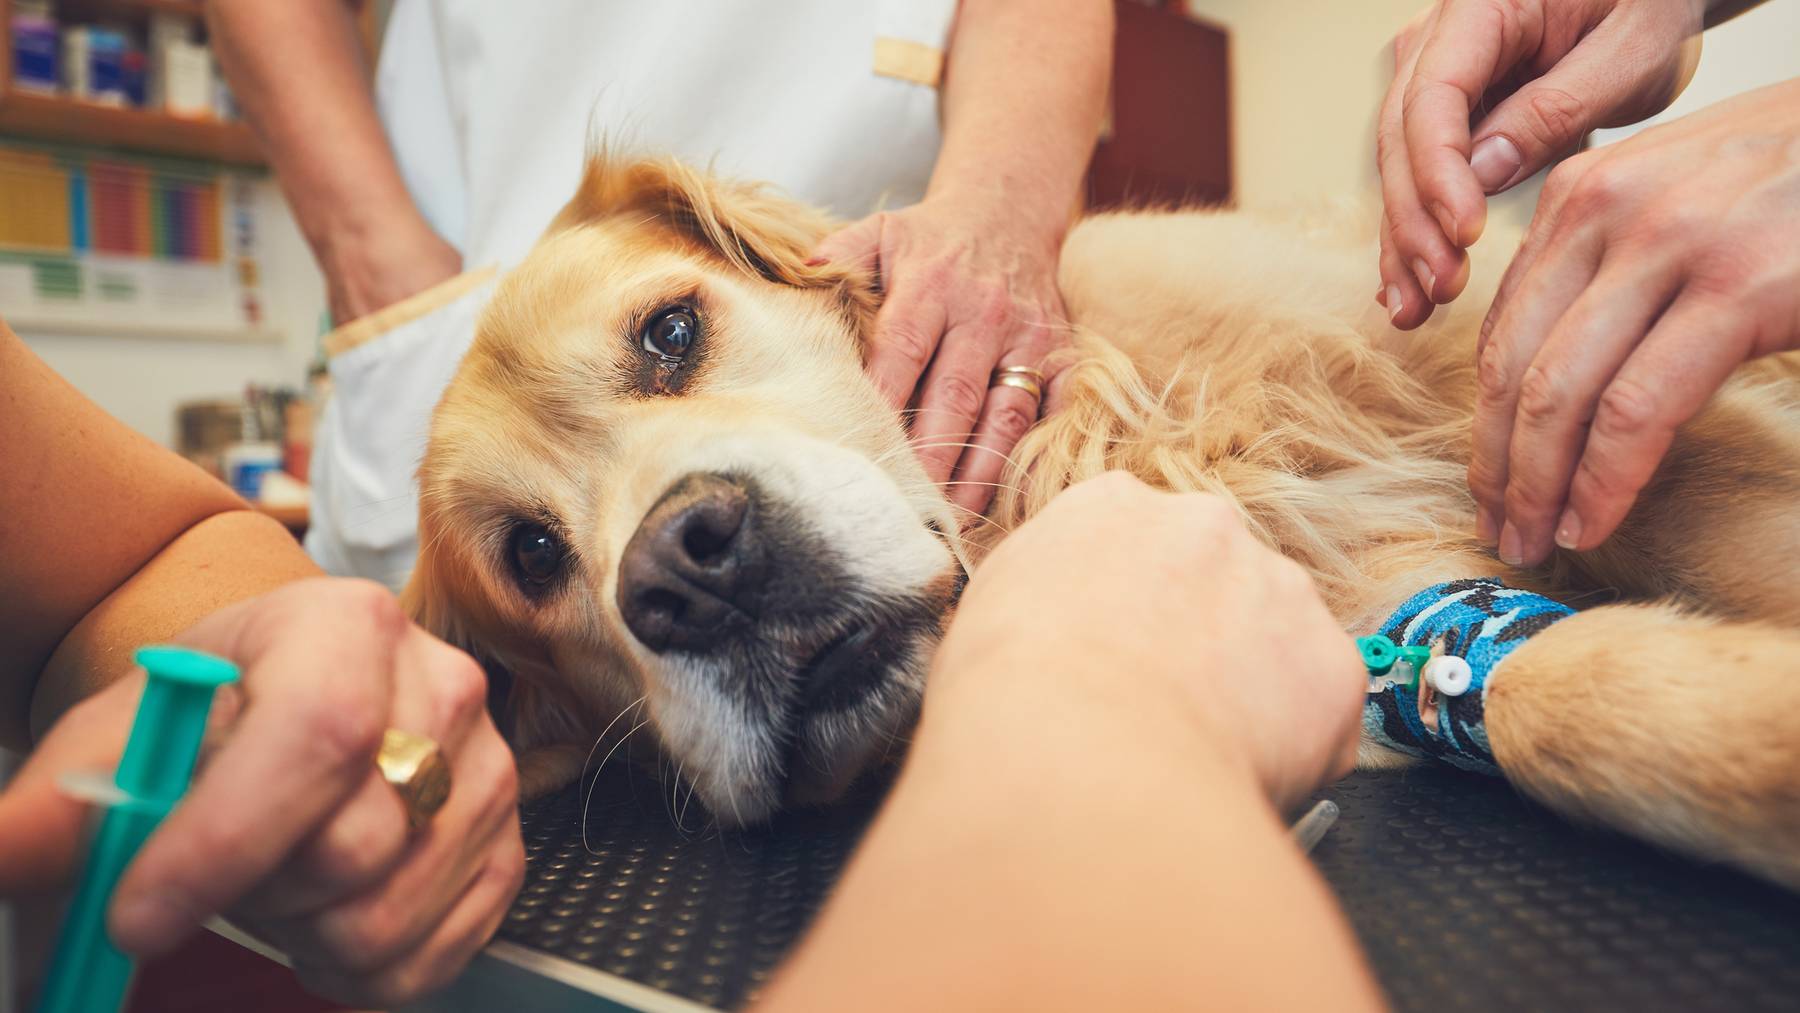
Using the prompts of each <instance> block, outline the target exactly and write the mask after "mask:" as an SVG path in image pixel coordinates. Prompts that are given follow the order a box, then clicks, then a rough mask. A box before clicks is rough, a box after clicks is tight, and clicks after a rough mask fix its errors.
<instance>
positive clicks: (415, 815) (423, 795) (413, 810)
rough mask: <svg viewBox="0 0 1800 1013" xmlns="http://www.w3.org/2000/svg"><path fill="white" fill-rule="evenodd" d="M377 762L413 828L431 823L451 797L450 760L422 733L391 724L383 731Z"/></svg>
mask: <svg viewBox="0 0 1800 1013" xmlns="http://www.w3.org/2000/svg"><path fill="white" fill-rule="evenodd" d="M375 765H376V766H378V767H380V768H381V776H382V778H383V779H384V780H386V781H387V783H388V784H390V785H393V787H394V791H395V792H396V793H398V794H399V796H400V802H401V804H402V805H404V806H406V819H407V822H408V823H410V824H412V827H413V829H414V830H417V829H419V828H420V827H422V826H424V825H425V824H426V823H429V822H430V821H431V817H432V816H434V815H436V814H437V811H438V810H439V809H442V808H443V807H444V800H445V799H447V798H449V797H450V764H449V763H447V762H445V760H444V751H443V750H442V749H439V748H438V744H437V743H436V742H434V741H432V740H431V739H429V738H426V737H425V736H423V735H416V734H414V733H412V732H403V731H401V730H400V729H398V728H389V729H388V730H387V731H385V732H383V733H382V735H381V751H380V752H378V753H376V754H375Z"/></svg>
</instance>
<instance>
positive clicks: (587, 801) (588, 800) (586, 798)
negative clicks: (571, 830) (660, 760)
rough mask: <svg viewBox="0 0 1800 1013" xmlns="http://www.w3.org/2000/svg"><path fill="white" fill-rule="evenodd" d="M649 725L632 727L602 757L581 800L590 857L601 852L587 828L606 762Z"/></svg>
mask: <svg viewBox="0 0 1800 1013" xmlns="http://www.w3.org/2000/svg"><path fill="white" fill-rule="evenodd" d="M638 702H639V703H642V702H643V698H641V697H640V698H639V700H638ZM634 706H635V705H634ZM630 709H631V708H629V707H627V708H626V710H630ZM624 713H625V712H624V711H621V712H620V715H621V716H623V715H624ZM613 720H614V721H615V722H616V721H617V720H618V718H614V719H613ZM649 723H650V719H649V718H645V719H643V720H642V721H639V722H638V723H637V724H635V725H632V726H631V729H630V730H629V731H627V732H626V733H625V736H624V737H623V738H621V739H620V740H619V741H618V742H616V743H614V744H613V747H612V748H611V749H609V750H607V752H606V755H605V756H604V757H602V758H601V760H600V765H599V766H598V767H595V768H594V779H593V780H592V781H590V782H588V787H587V792H586V793H585V794H583V796H582V799H581V847H582V850H584V851H586V852H587V853H588V854H590V855H597V854H599V852H597V851H595V850H594V849H593V847H592V846H591V845H589V844H588V836H587V826H588V807H589V806H590V805H591V804H592V803H593V801H594V789H595V788H596V787H597V786H598V785H599V784H600V772H601V771H602V770H604V769H606V761H607V760H610V759H612V757H613V754H614V753H616V752H618V751H619V747H620V746H622V745H624V744H625V743H627V742H630V741H631V737H632V736H633V735H634V734H636V733H637V730H638V729H640V728H642V727H644V726H645V725H647V724H649ZM607 727H608V728H611V727H612V725H607ZM600 737H601V738H605V737H606V733H605V732H601V733H600ZM595 744H596V745H598V744H599V743H598V741H597V740H596V743H595ZM589 755H592V753H591V751H590V754H589ZM584 767H585V765H584Z"/></svg>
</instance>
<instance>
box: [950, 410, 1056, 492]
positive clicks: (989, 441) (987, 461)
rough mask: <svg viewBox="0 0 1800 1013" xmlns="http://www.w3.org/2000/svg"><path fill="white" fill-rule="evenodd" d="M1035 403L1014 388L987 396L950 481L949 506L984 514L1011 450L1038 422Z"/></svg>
mask: <svg viewBox="0 0 1800 1013" xmlns="http://www.w3.org/2000/svg"><path fill="white" fill-rule="evenodd" d="M1038 406H1039V399H1038V398H1034V397H1032V396H1031V394H1030V393H1029V392H1027V391H1023V390H1020V389H1018V388H1017V387H995V388H993V389H992V390H990V391H988V393H987V403H986V404H985V405H983V406H982V410H981V422H980V424H979V425H977V426H976V427H975V434H974V436H973V437H971V438H970V440H969V442H970V443H971V444H973V446H971V447H969V448H968V449H967V450H966V451H965V452H964V453H963V455H962V459H961V460H960V461H959V462H958V463H957V466H956V473H955V477H954V478H952V479H951V486H950V502H952V503H955V504H956V505H957V506H960V507H962V508H964V509H966V510H968V511H970V512H971V513H975V514H981V513H986V512H987V508H988V505H989V504H991V503H992V502H993V500H994V496H995V495H996V494H998V493H999V491H1000V488H999V483H1000V479H1001V477H1002V476H1003V475H1004V474H1005V473H1006V464H1007V461H1008V460H1009V457H1010V455H1011V454H1012V450H1013V447H1015V446H1017V445H1018V443H1019V441H1020V440H1021V439H1023V438H1024V437H1025V433H1026V432H1027V431H1029V430H1030V429H1031V427H1032V426H1033V425H1034V424H1036V422H1037V420H1038Z"/></svg>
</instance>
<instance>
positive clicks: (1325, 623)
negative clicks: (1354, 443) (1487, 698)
mask: <svg viewBox="0 0 1800 1013" xmlns="http://www.w3.org/2000/svg"><path fill="white" fill-rule="evenodd" d="M1099 532H1105V535H1104V536H1100V537H1097V533H1099ZM1366 685H1367V675H1366V673H1365V671H1364V670H1363V668H1362V666H1361V664H1360V663H1359V661H1358V656H1357V653H1356V649H1355V646H1354V645H1353V644H1352V642H1351V640H1350V638H1349V637H1348V636H1347V635H1346V634H1345V633H1344V631H1343V630H1342V628H1340V627H1339V626H1338V624H1337V622H1336V621H1335V620H1333V619H1332V617H1331V615H1330V613H1329V612H1327V611H1326V608H1325V605H1324V602H1323V601H1322V600H1321V599H1320V598H1319V596H1318V592H1317V591H1316V590H1315V589H1314V587H1313V584H1312V581H1311V579H1310V578H1309V577H1307V575H1306V573H1305V572H1304V571H1303V570H1301V569H1300V567H1299V566H1298V565H1297V564H1295V563H1294V562H1292V561H1291V560H1288V559H1285V558H1283V557H1282V556H1280V555H1277V554H1276V553H1275V552H1273V551H1271V550H1270V549H1268V548H1267V547H1265V546H1264V545H1263V544H1262V543H1260V542H1258V541H1257V540H1256V538H1255V536H1253V535H1252V534H1251V533H1250V532H1249V531H1248V530H1246V529H1245V527H1244V525H1243V523H1242V521H1241V520H1240V519H1239V518H1238V516H1237V514H1236V513H1235V512H1234V510H1233V508H1232V507H1231V506H1230V504H1228V503H1227V502H1226V501H1224V500H1222V499H1218V498H1216V497H1212V496H1203V495H1197V494H1195V495H1171V494H1169V493H1164V492H1157V491H1154V490H1152V489H1151V488H1150V487H1148V486H1146V485H1144V484H1143V483H1141V482H1139V481H1138V480H1137V479H1135V478H1131V477H1130V476H1127V475H1125V474H1123V473H1119V472H1113V473H1109V474H1106V475H1103V476H1101V477H1099V478H1096V479H1092V480H1090V481H1087V482H1083V483H1081V484H1079V485H1076V486H1074V487H1072V488H1070V489H1069V490H1068V491H1066V492H1064V493H1063V494H1062V495H1061V496H1059V497H1057V498H1056V499H1055V500H1054V501H1052V502H1051V504H1050V506H1049V507H1048V508H1046V509H1045V510H1044V512H1043V513H1041V514H1040V515H1038V516H1037V517H1035V518H1033V519H1032V520H1031V521H1030V522H1028V523H1026V524H1024V525H1022V526H1021V527H1020V528H1019V529H1018V530H1017V531H1015V532H1013V533H1012V535H1010V536H1009V537H1008V538H1007V539H1006V540H1005V541H1004V542H1002V543H1001V544H1000V546H999V548H998V549H996V550H995V551H994V553H993V555H992V556H991V557H989V558H988V559H987V561H986V562H984V563H983V564H982V566H981V567H980V569H979V570H978V572H977V573H976V575H975V578H974V579H973V581H971V582H970V584H969V587H968V590H967V592H966V593H965V594H964V595H963V598H962V602H961V604H960V605H959V606H958V609H957V615H956V618H955V620H954V622H952V624H951V627H950V631H949V633H948V635H947V636H946V637H945V639H944V642H943V644H942V646H941V647H940V648H939V650H938V655H937V659H936V662H935V664H934V668H933V674H932V682H931V687H930V689H929V690H928V691H927V694H926V705H925V717H924V719H923V720H924V722H925V723H926V724H927V725H929V724H931V723H932V722H933V721H934V719H936V720H944V719H945V717H944V716H945V715H947V714H948V715H954V716H952V717H950V718H949V719H950V720H961V719H962V718H963V717H964V716H967V715H976V716H977V718H976V719H977V720H979V719H980V718H979V715H980V714H981V713H983V708H984V706H986V705H991V706H994V707H999V708H1001V709H1002V710H1008V709H1012V708H1015V707H1016V706H1017V704H1018V701H1019V699H1020V698H1021V695H1024V696H1030V697H1041V696H1043V695H1047V694H1060V695H1062V696H1064V697H1066V698H1068V699H1070V700H1073V701H1078V704H1077V707H1076V709H1077V710H1078V711H1079V713H1080V714H1081V715H1082V718H1081V720H1083V721H1084V722H1091V721H1099V720H1101V719H1102V718H1103V717H1104V716H1105V715H1108V714H1110V715H1113V716H1116V717H1119V718H1121V719H1123V726H1124V727H1126V728H1128V729H1129V730H1130V734H1131V735H1132V736H1134V738H1135V737H1145V736H1152V735H1155V734H1157V733H1158V732H1159V730H1165V729H1168V728H1169V723H1168V722H1167V721H1166V717H1167V715H1170V714H1173V715H1176V717H1177V720H1176V722H1175V723H1174V730H1173V731H1172V732H1169V734H1173V735H1175V736H1178V737H1182V736H1185V737H1189V738H1193V739H1196V740H1201V741H1204V742H1206V743H1208V744H1210V745H1212V746H1213V747H1216V748H1218V749H1221V750H1223V751H1225V752H1226V753H1227V754H1228V755H1229V757H1230V758H1231V759H1232V760H1234V761H1240V762H1243V763H1245V764H1246V765H1247V766H1248V768H1249V769H1250V771H1252V772H1253V774H1254V776H1255V779H1256V781H1257V783H1258V785H1259V786H1260V787H1261V788H1262V790H1263V791H1264V792H1265V793H1266V794H1267V796H1268V797H1269V798H1270V799H1271V800H1272V801H1274V802H1275V803H1276V804H1277V805H1279V806H1283V807H1286V806H1290V805H1292V804H1294V803H1296V802H1299V801H1301V800H1302V799H1304V798H1305V797H1306V796H1307V795H1308V794H1309V793H1310V792H1312V791H1313V790H1314V789H1316V788H1317V787H1318V786H1319V785H1320V784H1322V783H1324V782H1326V781H1329V780H1332V779H1335V778H1337V777H1340V776H1342V775H1343V774H1345V773H1347V772H1348V771H1349V769H1350V767H1351V765H1352V763H1353V762H1354V760H1355V755H1356V744H1357V736H1358V729H1359V727H1360V724H1359V721H1358V715H1360V714H1361V712H1362V702H1363V696H1364V692H1365V689H1366ZM945 699H953V700H954V703H952V704H950V705H945V704H943V702H942V701H943V700H945ZM1033 734H1037V733H1036V732H1034V733H1033ZM925 740H926V736H924V735H921V736H920V741H921V742H924V741H925Z"/></svg>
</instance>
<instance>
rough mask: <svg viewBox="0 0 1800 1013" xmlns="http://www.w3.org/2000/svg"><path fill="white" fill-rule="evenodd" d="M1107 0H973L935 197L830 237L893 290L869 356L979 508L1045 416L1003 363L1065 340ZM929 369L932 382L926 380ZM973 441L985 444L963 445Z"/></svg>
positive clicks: (946, 89) (844, 258) (927, 453)
mask: <svg viewBox="0 0 1800 1013" xmlns="http://www.w3.org/2000/svg"><path fill="white" fill-rule="evenodd" d="M1112 34H1113V17H1112V7H1111V5H1110V4H1108V3H1104V2H1100V0H1048V2H1045V0H963V2H962V3H961V4H960V5H959V7H958V12H957V18H956V24H955V28H954V31H953V32H952V35H951V43H950V49H949V55H948V65H947V67H946V70H945V75H944V82H943V116H944V143H943V148H942V150H941V151H940V153H939V155H938V160H937V164H936V166H935V168H934V169H933V172H932V176H931V183H930V186H929V187H928V189H927V190H926V194H925V199H924V200H923V201H921V202H920V203H918V204H916V205H913V206H912V207H908V208H903V209H901V210H899V211H893V212H882V213H879V214H875V215H871V216H869V217H867V218H865V219H863V220H861V221H860V222H857V223H855V224H853V225H851V226H849V227H848V228H846V229H844V230H842V231H840V232H838V233H835V234H834V235H832V236H830V237H828V238H827V239H826V240H825V242H824V243H823V244H822V245H821V246H820V248H819V251H818V252H819V255H820V256H821V257H823V258H826V259H829V260H833V261H838V262H846V263H864V264H868V265H870V266H872V267H874V268H875V269H876V270H877V272H878V273H879V276H880V278H881V281H882V283H883V286H884V288H885V291H886V293H887V297H886V301H885V302H884V304H883V306H882V309H881V311H880V313H879V315H878V316H877V318H876V321H875V328H874V334H873V336H872V338H871V341H870V347H869V353H868V361H867V365H868V369H869V373H870V375H871V376H872V377H873V378H874V379H875V382H876V384H877V385H878V386H879V387H880V388H881V390H882V392H883V393H884V394H886V395H887V397H888V399H889V400H890V401H891V402H892V403H893V404H894V406H895V407H896V408H901V407H905V406H907V405H908V404H909V403H911V404H912V406H913V407H915V408H916V409H917V413H916V415H915V421H914V422H913V427H912V429H913V437H914V443H915V445H916V446H917V447H918V449H919V453H920V456H921V458H922V459H923V461H924V462H925V465H926V471H927V473H928V474H929V475H930V476H931V477H932V479H933V480H934V481H939V482H943V481H957V482H963V483H968V484H963V485H952V486H951V487H950V495H951V499H952V501H953V502H955V503H956V504H957V505H959V506H961V507H964V508H966V509H969V510H972V511H976V512H979V511H981V510H983V509H985V508H986V506H987V504H988V502H989V501H990V500H991V499H992V496H993V491H994V488H993V486H992V485H991V484H988V483H993V482H995V481H997V480H998V479H999V477H1000V474H1001V467H1002V465H1003V464H1004V462H1005V456H1004V455H1006V454H1008V453H1010V452H1011V451H1012V448H1013V446H1014V444H1016V443H1017V442H1018V440H1019V438H1020V437H1021V436H1022V435H1024V432H1025V430H1026V429H1027V428H1029V427H1030V426H1031V424H1032V423H1034V422H1035V421H1036V420H1037V417H1038V407H1039V406H1038V404H1037V403H1036V402H1035V401H1034V399H1033V398H1031V397H1030V395H1029V394H1027V393H1026V392H1024V391H1020V390H1017V389H1014V388H1008V387H1002V388H998V389H995V390H989V377H990V375H991V374H992V373H993V371H994V369H995V367H996V366H1011V365H1023V366H1033V367H1041V366H1043V365H1044V357H1045V356H1046V355H1048V354H1049V353H1050V351H1051V350H1053V349H1055V348H1058V347H1062V346H1064V345H1066V344H1067V341H1068V339H1067V335H1066V333H1065V330H1066V320H1065V314H1064V310H1063V305H1062V298H1061V296H1060V295H1059V294H1058V291H1057V286H1056V264H1057V259H1058V257H1059V255H1060V253H1061V247H1062V238H1063V235H1064V233H1065V232H1066V231H1067V229H1068V226H1069V224H1070V222H1071V221H1072V220H1073V217H1074V215H1075V213H1076V212H1077V210H1078V208H1079V205H1080V202H1081V185H1082V180H1083V178H1084V175H1085V173H1086V170H1087V163H1088V160H1089V158H1090V156H1091V155H1092V153H1093V148H1094V143H1095V140H1096V139H1097V137H1098V135H1099V127H1100V118H1101V115H1102V111H1103V108H1104V103H1105V99H1106V91H1107V87H1108V81H1109V77H1110V74H1111V68H1112ZM921 378H922V382H921ZM968 443H973V444H974V446H973V447H971V446H967V445H966V444H968Z"/></svg>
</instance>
